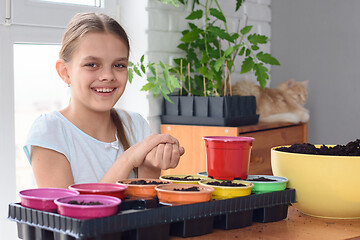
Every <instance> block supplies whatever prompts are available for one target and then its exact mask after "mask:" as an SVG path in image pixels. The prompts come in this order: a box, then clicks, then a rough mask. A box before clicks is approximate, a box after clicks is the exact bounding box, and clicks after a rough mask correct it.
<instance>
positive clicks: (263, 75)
mask: <svg viewBox="0 0 360 240" xmlns="http://www.w3.org/2000/svg"><path fill="white" fill-rule="evenodd" d="M254 70H255V76H256V79H257V81H258V82H259V83H260V86H261V88H262V89H265V86H266V79H269V75H268V74H267V72H268V69H267V68H266V67H265V66H264V65H263V64H262V63H256V64H255V65H254Z"/></svg>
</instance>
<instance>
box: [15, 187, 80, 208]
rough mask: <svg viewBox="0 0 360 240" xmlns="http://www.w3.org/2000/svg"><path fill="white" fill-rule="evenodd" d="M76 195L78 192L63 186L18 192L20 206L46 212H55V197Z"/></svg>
mask: <svg viewBox="0 0 360 240" xmlns="http://www.w3.org/2000/svg"><path fill="white" fill-rule="evenodd" d="M77 195H79V192H77V191H73V190H68V189H63V188H34V189H26V190H22V191H20V192H19V196H20V199H21V205H22V206H24V207H28V208H33V209H37V210H42V211H46V212H56V210H57V206H56V204H55V203H54V200H55V199H57V198H60V197H67V196H77Z"/></svg>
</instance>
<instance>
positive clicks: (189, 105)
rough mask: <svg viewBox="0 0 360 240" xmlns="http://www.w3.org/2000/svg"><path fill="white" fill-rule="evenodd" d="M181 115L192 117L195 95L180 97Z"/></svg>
mask: <svg viewBox="0 0 360 240" xmlns="http://www.w3.org/2000/svg"><path fill="white" fill-rule="evenodd" d="M179 115H181V116H187V117H192V116H193V115H194V97H193V96H180V97H179Z"/></svg>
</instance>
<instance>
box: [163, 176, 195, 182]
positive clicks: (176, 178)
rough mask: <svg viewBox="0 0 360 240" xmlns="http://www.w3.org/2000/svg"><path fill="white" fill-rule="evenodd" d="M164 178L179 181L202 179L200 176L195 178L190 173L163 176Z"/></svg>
mask: <svg viewBox="0 0 360 240" xmlns="http://www.w3.org/2000/svg"><path fill="white" fill-rule="evenodd" d="M163 178H164V179H169V180H179V181H200V180H201V179H200V178H194V177H193V176H191V175H189V176H186V177H163Z"/></svg>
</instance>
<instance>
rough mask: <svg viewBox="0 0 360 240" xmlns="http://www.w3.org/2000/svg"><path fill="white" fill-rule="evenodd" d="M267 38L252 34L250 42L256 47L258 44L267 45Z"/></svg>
mask: <svg viewBox="0 0 360 240" xmlns="http://www.w3.org/2000/svg"><path fill="white" fill-rule="evenodd" d="M267 39H268V37H267V36H264V35H259V34H251V35H249V36H248V40H249V42H250V43H252V44H254V45H256V44H265V43H267Z"/></svg>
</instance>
